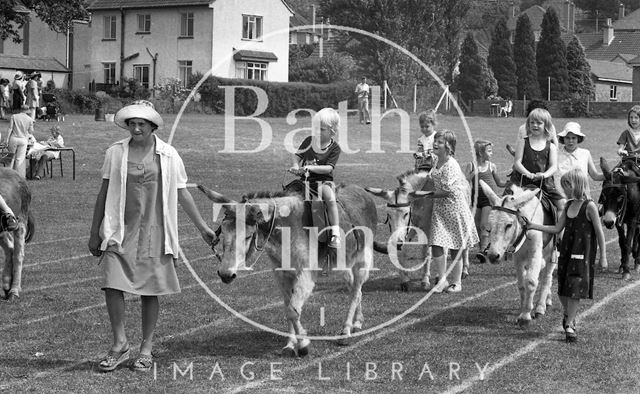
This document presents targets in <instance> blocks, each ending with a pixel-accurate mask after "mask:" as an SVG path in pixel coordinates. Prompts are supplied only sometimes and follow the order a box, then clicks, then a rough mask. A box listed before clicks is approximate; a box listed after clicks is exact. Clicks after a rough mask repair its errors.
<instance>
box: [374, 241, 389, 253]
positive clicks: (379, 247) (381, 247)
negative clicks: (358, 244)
mask: <svg viewBox="0 0 640 394" xmlns="http://www.w3.org/2000/svg"><path fill="white" fill-rule="evenodd" d="M373 250H375V251H376V252H378V253H383V254H389V251H388V250H387V244H384V243H382V242H378V241H373Z"/></svg>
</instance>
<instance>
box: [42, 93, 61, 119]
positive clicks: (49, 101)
mask: <svg viewBox="0 0 640 394" xmlns="http://www.w3.org/2000/svg"><path fill="white" fill-rule="evenodd" d="M42 102H43V103H44V107H42V108H39V112H40V116H39V119H42V120H46V121H47V122H48V121H50V120H55V121H57V122H60V121H62V122H64V114H63V113H62V111H61V110H60V105H59V104H58V99H57V98H56V96H55V95H54V94H52V93H44V94H42ZM36 112H38V111H36Z"/></svg>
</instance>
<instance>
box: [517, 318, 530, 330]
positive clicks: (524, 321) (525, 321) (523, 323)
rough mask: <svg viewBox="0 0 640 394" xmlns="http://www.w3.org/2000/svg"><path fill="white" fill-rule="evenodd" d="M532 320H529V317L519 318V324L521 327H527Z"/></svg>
mask: <svg viewBox="0 0 640 394" xmlns="http://www.w3.org/2000/svg"><path fill="white" fill-rule="evenodd" d="M530 321H531V320H528V319H521V318H518V326H519V327H520V328H527V327H529V322H530Z"/></svg>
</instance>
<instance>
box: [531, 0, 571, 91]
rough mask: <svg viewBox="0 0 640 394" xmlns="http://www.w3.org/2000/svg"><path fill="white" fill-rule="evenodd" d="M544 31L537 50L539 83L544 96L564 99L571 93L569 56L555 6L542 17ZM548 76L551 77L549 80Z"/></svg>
mask: <svg viewBox="0 0 640 394" xmlns="http://www.w3.org/2000/svg"><path fill="white" fill-rule="evenodd" d="M541 26H542V32H541V33H540V41H539V42H538V48H537V50H536V66H538V84H539V85H540V90H541V92H542V95H543V97H544V98H546V97H547V95H548V94H549V92H548V87H549V86H551V94H550V97H551V100H564V99H566V98H567V97H568V95H569V85H568V82H567V80H568V79H569V75H568V73H567V56H566V48H565V46H564V43H563V42H562V40H561V39H560V22H559V21H558V15H557V14H556V12H555V11H554V10H553V8H549V9H547V12H545V14H544V17H543V18H542V25H541ZM548 78H551V81H549V79H548Z"/></svg>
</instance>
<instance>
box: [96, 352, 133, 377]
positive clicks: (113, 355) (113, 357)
mask: <svg viewBox="0 0 640 394" xmlns="http://www.w3.org/2000/svg"><path fill="white" fill-rule="evenodd" d="M130 354H131V348H129V347H127V349H123V350H121V351H119V352H116V351H113V350H109V353H107V355H106V356H105V358H103V359H102V360H100V363H98V369H99V370H100V371H102V372H111V371H113V370H114V369H116V368H117V367H118V365H120V364H122V363H123V362H125V361H127V360H128V359H129V356H130Z"/></svg>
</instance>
